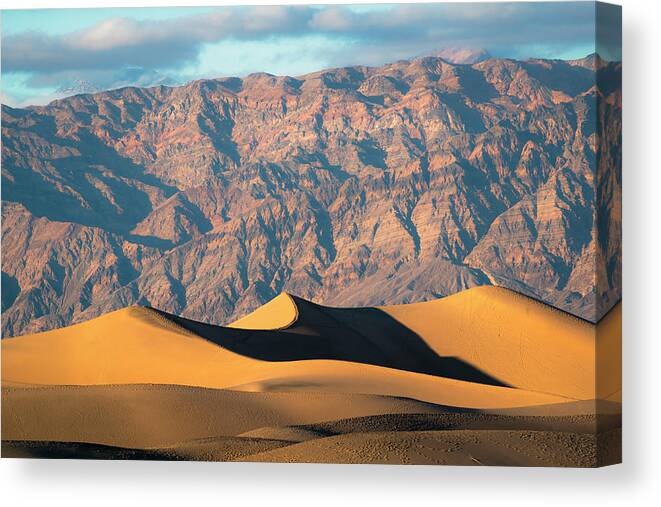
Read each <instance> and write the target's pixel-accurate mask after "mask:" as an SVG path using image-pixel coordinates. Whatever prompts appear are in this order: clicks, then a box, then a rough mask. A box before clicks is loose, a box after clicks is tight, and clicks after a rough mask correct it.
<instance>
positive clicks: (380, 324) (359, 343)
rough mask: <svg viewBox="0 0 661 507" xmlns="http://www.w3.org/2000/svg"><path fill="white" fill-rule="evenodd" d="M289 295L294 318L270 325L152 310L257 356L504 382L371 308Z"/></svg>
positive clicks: (215, 339) (225, 344) (225, 345)
mask: <svg viewBox="0 0 661 507" xmlns="http://www.w3.org/2000/svg"><path fill="white" fill-rule="evenodd" d="M292 297H293V296H292ZM293 299H294V301H295V302H296V306H297V307H298V311H299V317H298V320H297V321H296V322H295V323H294V324H292V325H291V326H290V327H288V328H286V329H281V330H273V331H263V330H244V329H234V328H227V327H220V326H213V325H210V324H204V323H201V322H196V321H192V320H188V319H184V318H182V317H178V316H176V315H170V314H167V313H165V312H162V311H160V310H155V311H157V312H158V313H159V314H161V315H163V316H164V317H166V318H167V319H169V320H171V321H173V322H175V323H176V324H178V325H180V326H182V327H183V328H185V329H187V330H189V331H191V332H193V333H195V334H197V335H199V336H201V337H203V338H205V339H206V340H209V341H211V342H213V343H215V344H216V345H220V346H221V347H224V348H226V349H228V350H231V351H232V352H236V353H237V354H241V355H244V356H248V357H252V358H255V359H260V360H263V361H296V360H305V359H333V360H339V361H351V362H355V363H363V364H371V365H376V366H384V367H388V368H395V369H399V370H407V371H412V372H417V373H425V374H428V375H435V376H439V377H446V378H451V379H457V380H464V381H469V382H476V383H480V384H489V385H493V386H503V387H508V385H507V384H505V383H503V382H501V381H500V380H498V379H496V378H494V377H492V376H490V375H488V374H487V373H485V372H483V371H481V370H479V369H478V368H476V367H474V366H472V365H471V364H469V363H467V362H465V361H463V360H461V359H458V358H456V357H443V356H439V355H438V354H437V353H436V352H435V351H434V350H432V349H431V348H430V347H429V346H428V345H427V343H425V341H424V340H423V339H422V338H421V337H420V336H418V335H417V334H416V333H414V332H413V331H412V330H410V329H409V328H407V327H406V326H404V325H402V324H401V323H399V322H398V321H396V320H395V319H393V318H392V317H391V316H390V315H388V314H387V313H385V312H383V311H381V310H379V309H377V308H350V309H347V308H328V307H322V306H320V305H316V304H314V303H311V302H309V301H305V300H303V299H300V298H297V297H293ZM439 326H442V323H440V322H439Z"/></svg>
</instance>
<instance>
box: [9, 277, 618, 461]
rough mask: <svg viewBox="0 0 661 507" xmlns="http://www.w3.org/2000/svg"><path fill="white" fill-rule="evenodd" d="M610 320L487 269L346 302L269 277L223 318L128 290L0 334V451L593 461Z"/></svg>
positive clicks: (609, 440)
mask: <svg viewBox="0 0 661 507" xmlns="http://www.w3.org/2000/svg"><path fill="white" fill-rule="evenodd" d="M620 327H621V308H620V305H617V306H616V307H615V308H614V309H613V310H612V311H611V312H609V313H608V314H607V315H606V316H605V317H604V318H603V319H602V320H601V321H600V322H599V323H598V324H597V325H593V324H590V323H588V322H586V321H583V320H581V319H578V318H576V317H573V316H571V315H569V314H567V313H564V312H561V311H559V310H556V309H554V308H552V307H550V306H547V305H544V304H541V303H539V302H537V301H535V300H533V299H531V298H528V297H525V296H521V295H519V294H517V293H514V292H512V291H509V290H506V289H500V288H495V287H480V288H474V289H469V290H467V291H464V292H461V293H458V294H455V295H453V296H449V297H446V298H443V299H439V300H435V301H430V302H426V303H416V304H409V305H397V306H388V307H380V308H358V309H340V308H329V307H323V306H319V305H316V304H314V303H311V302H309V301H305V300H303V299H300V298H297V297H295V296H291V295H288V294H282V295H280V296H278V297H277V298H275V299H274V300H272V301H271V302H270V303H267V304H266V305H264V306H263V307H262V308H259V309H258V310H256V311H255V312H253V313H252V314H249V315H247V316H246V317H244V318H242V319H239V320H238V321H236V322H234V323H233V324H231V325H230V326H228V327H220V326H214V325H211V324H204V323H200V322H194V321H190V320H187V319H183V318H180V317H177V316H174V315H169V314H166V313H163V312H160V311H158V310H155V309H151V308H144V307H130V308H126V309H123V310H119V311H116V312H113V313H110V314H106V315H104V316H101V317H98V318H96V319H93V320H90V321H86V322H83V323H80V324H77V325H74V326H70V327H65V328H61V329H57V330H53V331H48V332H44V333H39V334H34V335H26V336H21V337H16V338H10V339H5V340H3V341H2V387H3V389H2V402H3V411H2V440H3V447H2V454H3V456H15V457H58V458H68V457H80V458H108V459H191V460H250V461H286V462H290V461H291V462H324V463H411V464H416V463H417V464H443V463H445V464H458V465H463V464H466V465H530V466H578V467H584V466H598V465H601V464H608V463H611V462H617V461H619V459H620V455H621V451H620V450H619V428H620V424H621V416H620V408H621V367H620V350H621V332H620ZM596 358H599V365H600V366H599V368H597V367H596V364H597V362H596Z"/></svg>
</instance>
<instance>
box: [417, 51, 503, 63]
mask: <svg viewBox="0 0 661 507" xmlns="http://www.w3.org/2000/svg"><path fill="white" fill-rule="evenodd" d="M429 56H435V57H438V58H442V59H443V60H445V61H447V62H449V63H454V64H468V65H472V64H474V63H480V62H483V61H484V60H488V59H489V58H491V55H490V54H489V52H488V51H487V50H486V49H483V48H452V47H451V48H444V49H441V50H439V51H435V52H433V53H431V54H430V55H429Z"/></svg>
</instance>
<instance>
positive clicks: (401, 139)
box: [2, 56, 621, 336]
mask: <svg viewBox="0 0 661 507" xmlns="http://www.w3.org/2000/svg"><path fill="white" fill-rule="evenodd" d="M620 72H621V70H620V64H619V63H606V62H603V61H601V60H600V59H599V58H598V57H594V56H592V57H588V58H586V59H583V60H576V61H571V62H565V61H558V60H553V61H547V60H530V61H514V60H505V59H494V58H490V59H487V60H484V61H480V62H478V63H475V64H470V65H468V64H465V65H462V64H451V63H448V62H447V61H446V60H443V59H442V58H439V57H425V58H416V59H414V60H410V61H400V62H397V63H394V64H389V65H385V66H383V67H379V68H368V67H349V68H340V69H331V70H324V71H320V72H317V73H314V74H309V75H305V76H299V77H296V78H294V77H279V76H272V75H268V74H252V75H249V76H247V77H245V78H241V79H240V78H221V79H213V80H202V81H195V82H192V83H189V84H187V85H185V86H181V87H165V86H160V87H154V88H122V89H118V90H112V91H108V92H101V93H96V94H91V95H78V96H74V97H69V98H66V99H62V100H58V101H55V102H53V103H51V104H49V105H48V106H43V107H32V108H28V109H12V108H10V107H6V106H3V108H2V311H3V314H2V332H3V336H14V335H20V334H25V333H28V332H34V331H38V330H45V329H51V328H54V327H59V326H63V325H66V324H69V323H72V322H77V321H80V320H84V319H88V318H91V317H94V316H97V315H99V314H101V313H104V312H108V311H110V310H113V309H117V308H120V307H123V306H126V305H130V304H134V303H139V304H142V305H149V306H152V307H156V308H159V309H162V310H165V311H167V312H171V313H176V314H180V315H183V316H185V317H188V318H192V319H197V320H203V321H208V322H213V323H224V322H228V321H231V320H234V319H235V318H237V317H239V316H241V315H242V314H245V313H247V312H248V311H250V310H253V309H254V308H256V307H257V306H259V305H260V304H262V303H264V302H266V301H267V300H269V299H271V298H272V297H273V296H274V295H276V294H278V293H280V292H282V291H283V290H287V291H289V292H291V293H294V294H297V295H300V296H301V297H304V298H307V299H311V300H314V301H316V302H319V303H324V304H327V305H338V306H358V305H378V304H383V303H388V304H395V303H404V302H412V301H419V300H425V299H430V298H437V297H439V296H442V295H447V294H451V293H454V292H457V291H459V290H462V289H465V288H468V287H471V286H475V285H483V284H497V285H502V286H506V287H510V288H513V289H515V290H518V291H521V292H524V293H526V294H529V295H532V296H534V297H536V298H538V299H541V300H543V301H545V302H548V303H549V304H551V305H554V306H556V307H559V308H562V309H564V310H566V311H569V312H571V313H574V314H575V315H578V316H581V317H583V318H585V319H588V320H591V321H596V320H598V319H599V317H601V315H603V314H604V313H605V312H606V311H607V310H608V309H609V308H610V307H611V306H612V305H613V304H614V303H615V302H616V301H618V300H619V299H620V279H621V268H620V264H621V262H620V231H621V218H620V215H621V213H620V206H619V199H620V193H621V175H620V170H619V167H620V164H621V142H620V139H621V92H620V85H619V83H620Z"/></svg>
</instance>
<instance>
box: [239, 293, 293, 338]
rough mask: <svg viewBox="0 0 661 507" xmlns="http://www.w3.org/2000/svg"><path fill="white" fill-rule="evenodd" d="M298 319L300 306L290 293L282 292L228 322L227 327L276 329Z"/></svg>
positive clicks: (287, 325)
mask: <svg viewBox="0 0 661 507" xmlns="http://www.w3.org/2000/svg"><path fill="white" fill-rule="evenodd" d="M297 319H298V307H297V306H296V302H295V301H294V299H293V298H292V297H291V296H290V295H289V294H287V293H286V292H282V293H281V294H279V295H278V296H276V297H275V298H273V299H272V300H271V301H269V302H268V303H266V304H264V305H262V306H260V307H259V308H257V309H256V310H255V311H254V312H251V313H249V314H248V315H246V316H244V317H241V318H240V319H237V320H235V321H234V322H232V323H231V324H228V325H227V327H232V328H238V329H262V330H266V331H275V330H278V329H285V328H288V327H289V326H291V325H292V324H294V323H295V322H296V320H297Z"/></svg>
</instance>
